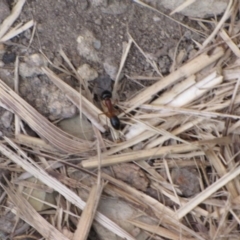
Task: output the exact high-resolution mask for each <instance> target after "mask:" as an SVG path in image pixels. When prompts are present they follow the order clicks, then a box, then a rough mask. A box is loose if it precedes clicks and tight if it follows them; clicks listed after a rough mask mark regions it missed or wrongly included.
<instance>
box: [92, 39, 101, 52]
mask: <svg viewBox="0 0 240 240" xmlns="http://www.w3.org/2000/svg"><path fill="white" fill-rule="evenodd" d="M93 46H94V48H95V49H97V50H99V49H100V48H101V41H99V40H95V41H94V42H93Z"/></svg>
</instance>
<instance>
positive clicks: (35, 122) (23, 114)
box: [0, 79, 91, 153]
mask: <svg viewBox="0 0 240 240" xmlns="http://www.w3.org/2000/svg"><path fill="white" fill-rule="evenodd" d="M0 101H1V102H2V103H3V104H4V105H6V106H7V107H8V108H9V109H11V110H12V111H13V112H14V113H15V114H17V115H18V116H19V117H20V118H21V119H24V121H25V122H27V123H28V125H29V126H30V127H31V128H32V129H33V130H34V131H35V132H36V133H38V135H39V136H41V137H43V138H44V139H47V140H48V141H49V142H50V143H51V144H52V145H53V146H55V147H56V148H57V149H59V150H60V151H65V152H67V153H79V152H83V151H86V150H87V149H90V148H91V144H90V143H89V142H87V141H84V140H81V139H77V138H74V137H72V136H71V135H69V134H67V133H65V132H63V131H62V130H60V129H59V128H57V127H56V126H55V125H53V124H52V123H50V122H49V121H48V120H47V119H46V118H45V117H43V116H42V115H41V114H40V113H38V112H37V111H36V110H35V109H34V108H33V107H32V106H30V105H29V104H28V103H27V102H25V101H24V100H23V99H22V98H21V97H20V96H19V95H17V94H16V93H15V92H14V91H13V90H12V89H11V88H9V87H8V86H7V85H6V84H5V83H4V82H3V81H2V80H1V79H0Z"/></svg>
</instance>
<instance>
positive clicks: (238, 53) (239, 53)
mask: <svg viewBox="0 0 240 240" xmlns="http://www.w3.org/2000/svg"><path fill="white" fill-rule="evenodd" d="M220 36H221V38H222V39H223V40H224V41H225V43H226V44H227V45H228V47H229V48H230V49H231V50H232V52H233V53H234V54H235V55H236V57H238V58H240V50H239V48H238V46H237V45H236V44H235V43H234V42H233V40H232V39H231V38H230V37H229V36H228V34H227V33H226V31H224V30H223V29H222V30H221V31H220Z"/></svg>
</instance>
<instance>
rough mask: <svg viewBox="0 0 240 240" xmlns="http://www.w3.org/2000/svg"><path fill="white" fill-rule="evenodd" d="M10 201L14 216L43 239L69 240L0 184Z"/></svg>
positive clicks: (20, 197) (20, 196)
mask: <svg viewBox="0 0 240 240" xmlns="http://www.w3.org/2000/svg"><path fill="white" fill-rule="evenodd" d="M0 185H1V187H2V188H3V189H4V190H5V191H6V192H7V194H8V196H9V198H10V199H11V200H12V202H13V204H14V206H15V208H14V209H12V211H13V213H15V214H16V216H19V217H20V218H21V219H23V220H24V221H25V222H26V223H28V224H29V225H30V226H32V227H33V228H34V229H36V230H37V231H38V232H39V233H40V234H41V235H42V236H43V237H44V238H46V239H52V240H69V238H67V237H65V236H64V235H63V234H62V233H61V232H59V231H58V230H57V229H56V228H55V227H53V226H52V225H51V224H50V223H49V222H47V221H46V220H45V219H44V218H43V217H42V216H41V215H40V214H39V213H38V212H37V211H36V210H35V209H34V208H33V207H32V206H31V204H30V203H29V202H28V201H26V199H25V198H23V196H22V195H20V194H19V193H17V192H14V191H13V190H11V189H10V188H7V187H5V186H4V185H2V184H0Z"/></svg>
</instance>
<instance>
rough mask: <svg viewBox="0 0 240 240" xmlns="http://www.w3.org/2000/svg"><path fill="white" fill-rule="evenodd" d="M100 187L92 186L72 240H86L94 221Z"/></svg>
mask: <svg viewBox="0 0 240 240" xmlns="http://www.w3.org/2000/svg"><path fill="white" fill-rule="evenodd" d="M101 192H102V186H101V187H100V189H99V188H98V186H97V185H95V186H93V187H92V189H91V191H90V194H89V196H88V201H87V202H86V205H85V207H84V209H83V212H82V215H81V218H80V220H79V222H78V226H77V229H76V231H75V233H74V236H73V240H87V238H88V233H89V231H90V228H91V225H92V221H93V219H94V216H95V213H96V210H97V206H98V202H99V200H100V197H101Z"/></svg>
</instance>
